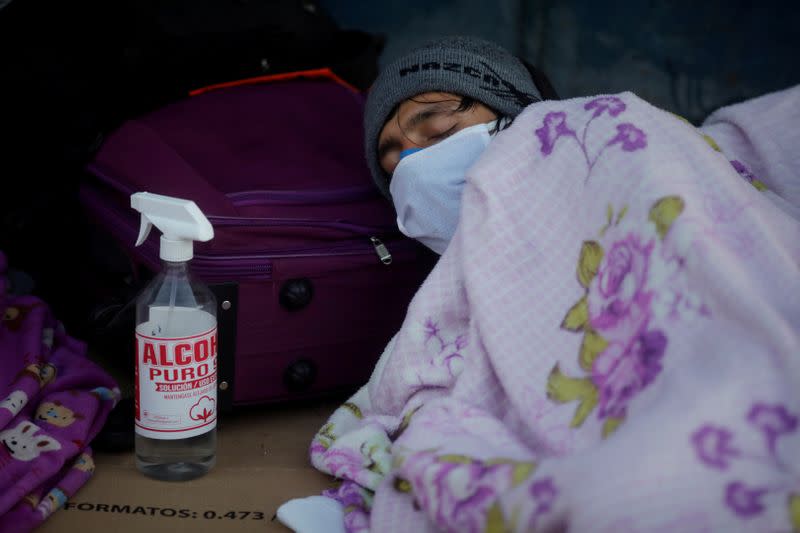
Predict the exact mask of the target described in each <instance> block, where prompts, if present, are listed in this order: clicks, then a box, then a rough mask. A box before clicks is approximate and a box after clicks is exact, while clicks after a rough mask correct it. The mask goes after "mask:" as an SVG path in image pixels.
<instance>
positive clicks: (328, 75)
mask: <svg viewBox="0 0 800 533" xmlns="http://www.w3.org/2000/svg"><path fill="white" fill-rule="evenodd" d="M301 78H306V79H309V78H310V79H327V80H331V81H333V82H335V83H338V84H339V85H341V86H342V87H346V88H347V89H349V90H351V91H353V92H355V93H360V92H361V91H359V90H358V89H356V88H355V87H353V86H352V85H350V84H349V83H347V82H346V81H344V80H343V79H342V78H340V77H339V76H337V75H336V74H335V73H334V72H333V71H332V70H331V69H329V68H328V67H325V68H318V69H313V70H298V71H296V72H284V73H281V74H269V75H266V76H256V77H255V78H245V79H243V80H236V81H228V82H225V83H217V84H214V85H209V86H208V87H201V88H200V89H194V90H193V91H189V96H197V95H199V94H203V93H207V92H209V91H216V90H218V89H226V88H228V87H237V86H239V85H255V84H257V83H269V82H273V81H289V80H297V79H301Z"/></svg>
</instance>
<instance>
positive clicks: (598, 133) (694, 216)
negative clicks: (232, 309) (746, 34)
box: [311, 87, 800, 533]
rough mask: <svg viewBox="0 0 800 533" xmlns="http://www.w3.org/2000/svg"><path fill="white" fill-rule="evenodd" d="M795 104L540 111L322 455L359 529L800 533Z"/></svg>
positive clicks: (785, 100) (770, 99) (484, 178)
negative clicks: (694, 118)
mask: <svg viewBox="0 0 800 533" xmlns="http://www.w3.org/2000/svg"><path fill="white" fill-rule="evenodd" d="M797 124H800V87H794V88H791V89H788V90H786V91H783V92H778V93H773V94H770V95H766V96H764V97H761V98H758V99H755V100H751V101H748V102H745V103H743V104H739V105H735V106H731V107H727V108H723V109H721V110H719V111H717V112H715V113H714V114H713V115H711V116H710V117H709V118H708V119H707V121H706V122H705V123H704V125H703V126H702V127H700V128H695V127H693V126H692V125H690V124H689V123H687V122H686V121H684V120H682V119H680V118H679V117H676V116H674V115H672V114H670V113H667V112H665V111H662V110H660V109H657V108H655V107H653V106H651V105H649V104H648V103H646V102H644V101H643V100H641V99H640V98H638V97H637V96H635V95H634V94H631V93H623V94H619V95H613V96H599V97H595V98H580V99H572V100H566V101H555V102H544V103H537V104H534V105H532V106H531V107H529V108H528V109H526V110H525V111H524V112H523V114H522V115H520V116H519V117H518V118H517V119H516V120H515V122H514V124H513V125H512V126H511V127H510V128H509V129H508V130H506V131H504V132H502V133H501V134H500V135H498V137H497V138H496V139H495V140H494V141H493V142H492V144H491V145H490V146H489V148H488V149H487V151H486V153H485V154H484V155H483V156H482V157H481V159H480V160H479V161H478V162H477V163H476V165H475V166H473V167H472V168H471V170H470V172H469V173H468V178H467V185H466V188H465V190H464V193H463V205H462V212H461V220H460V225H459V227H458V230H457V231H456V235H455V237H454V239H453V241H452V243H451V244H450V247H449V248H448V249H447V251H446V252H445V254H444V255H443V256H442V257H441V260H440V261H439V263H438V264H437V266H436V268H435V269H434V270H433V272H432V273H431V275H430V276H429V278H428V279H427V280H426V281H425V283H424V285H423V286H422V287H421V289H420V290H419V292H418V294H417V295H416V296H415V298H414V300H413V301H412V303H411V305H410V307H409V310H408V314H407V317H406V319H405V322H404V324H403V326H402V328H401V329H400V331H399V332H398V333H397V335H396V336H395V337H394V338H393V339H392V341H391V342H390V343H389V346H388V347H387V348H386V351H385V353H384V354H383V356H382V357H381V360H380V362H379V364H378V365H377V367H376V369H375V372H374V374H373V376H372V378H371V379H370V381H369V383H368V384H367V385H366V386H365V387H364V388H363V389H362V390H361V391H359V392H358V393H357V394H356V395H355V396H354V397H353V398H352V399H351V400H350V401H348V402H347V403H345V404H344V405H343V406H342V407H341V408H339V409H338V410H337V411H336V412H335V413H333V415H332V416H331V418H330V420H329V422H328V423H327V424H325V426H324V427H323V428H321V430H320V431H319V432H318V434H317V435H316V437H315V438H314V440H313V442H312V444H311V459H312V462H313V464H314V465H315V466H316V467H317V468H318V469H320V470H322V471H324V472H327V473H329V474H331V475H333V476H336V477H337V478H340V479H341V480H342V484H341V486H340V487H339V488H338V489H337V490H333V491H331V492H329V493H328V496H331V497H333V498H336V499H337V500H339V501H340V502H341V503H342V504H343V505H344V506H345V512H346V515H345V526H346V528H347V529H348V530H349V531H365V530H372V531H380V532H393V531H397V532H408V531H438V530H444V531H458V532H478V531H486V532H499V531H553V530H557V531H594V532H609V533H611V532H622V533H627V532H645V531H646V532H671V531H681V532H703V531H707V532H712V531H753V532H759V533H763V532H779V531H780V532H787V531H800V266H799V265H800V215H798V212H800V211H798V208H800V133H798V132H799V131H800V128H798V127H797Z"/></svg>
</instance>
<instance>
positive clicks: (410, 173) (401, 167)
mask: <svg viewBox="0 0 800 533" xmlns="http://www.w3.org/2000/svg"><path fill="white" fill-rule="evenodd" d="M495 124H496V121H493V122H490V123H488V124H477V125H475V126H470V127H468V128H464V129H463V130H461V131H459V132H457V133H455V134H454V135H452V136H450V137H448V138H447V139H444V140H443V141H441V142H439V143H437V144H434V145H432V146H429V147H428V148H425V149H421V148H412V149H410V150H404V151H403V153H401V154H400V162H399V163H398V164H397V167H396V168H395V170H394V173H393V174H392V181H391V183H390V184H389V192H390V193H391V194H392V201H393V202H394V207H395V210H396V211H397V226H398V227H399V228H400V231H401V232H403V233H404V234H405V235H407V236H409V237H411V238H414V239H417V240H418V241H420V242H421V243H422V244H424V245H425V246H427V247H428V248H430V249H431V250H433V251H434V252H436V253H438V254H442V253H444V251H445V249H447V245H448V244H449V243H450V239H451V238H452V237H453V233H455V230H456V225H457V224H458V215H459V210H460V206H461V191H462V190H463V188H464V182H465V177H466V174H467V170H468V169H469V167H471V166H472V165H473V163H475V161H477V159H478V157H480V155H481V154H482V153H483V151H484V150H485V149H486V147H487V146H488V145H489V141H490V140H491V135H490V134H489V132H490V131H491V129H492V128H493V127H494V125H495ZM409 151H411V153H406V152H409Z"/></svg>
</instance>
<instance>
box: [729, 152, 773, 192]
mask: <svg viewBox="0 0 800 533" xmlns="http://www.w3.org/2000/svg"><path fill="white" fill-rule="evenodd" d="M731 166H733V168H734V170H736V172H738V173H739V175H740V176H741V177H743V178H744V179H745V180H746V181H747V183H749V184H750V185H752V186H753V187H755V188H756V189H758V190H759V191H766V190H767V186H766V185H764V182H763V181H761V180H759V179H758V178H757V177H756V176H755V174H753V173H752V172H750V169H749V168H747V167H746V166H745V164H744V163H742V162H741V161H738V160H736V159H733V160H732V161H731Z"/></svg>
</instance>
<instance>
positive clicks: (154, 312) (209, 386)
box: [131, 192, 217, 481]
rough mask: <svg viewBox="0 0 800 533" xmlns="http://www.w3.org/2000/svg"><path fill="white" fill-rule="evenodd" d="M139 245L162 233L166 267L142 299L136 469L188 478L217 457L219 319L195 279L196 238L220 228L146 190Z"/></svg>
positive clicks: (191, 208)
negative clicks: (153, 233)
mask: <svg viewBox="0 0 800 533" xmlns="http://www.w3.org/2000/svg"><path fill="white" fill-rule="evenodd" d="M131 207H133V208H134V209H135V210H137V211H139V212H140V213H141V226H140V229H139V238H138V240H137V241H136V246H139V245H140V244H142V243H143V242H144V241H145V239H147V235H148V234H149V233H150V229H151V228H152V227H153V226H156V228H158V229H159V230H160V231H161V250H160V253H159V256H160V258H161V262H162V266H163V268H162V271H161V272H160V273H159V274H158V275H156V277H155V278H154V279H153V281H152V282H151V283H150V284H149V285H148V286H147V287H146V288H145V289H144V290H143V291H142V293H141V294H140V295H139V297H138V299H137V302H136V375H135V379H134V383H135V424H136V425H135V431H136V466H137V467H138V468H139V470H140V471H142V472H143V473H144V474H145V475H147V476H150V477H153V478H156V479H162V480H169V481H183V480H188V479H193V478H196V477H199V476H202V475H204V474H205V473H207V472H208V471H209V470H210V469H211V468H212V467H213V466H214V463H215V462H216V426H217V318H216V310H217V306H216V302H215V299H214V295H213V294H212V293H211V291H210V290H209V289H208V287H206V286H205V285H203V284H201V283H199V282H196V281H193V280H192V279H191V277H190V274H189V261H190V260H191V259H192V256H193V241H208V240H210V239H212V238H213V237H214V229H213V228H212V227H211V224H210V223H209V222H208V219H206V217H205V216H204V215H203V213H202V212H201V211H200V209H199V208H198V207H197V205H196V204H195V203H194V202H192V201H189V200H182V199H179V198H171V197H169V196H161V195H158V194H150V193H146V192H140V193H136V194H133V195H132V196H131Z"/></svg>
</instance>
